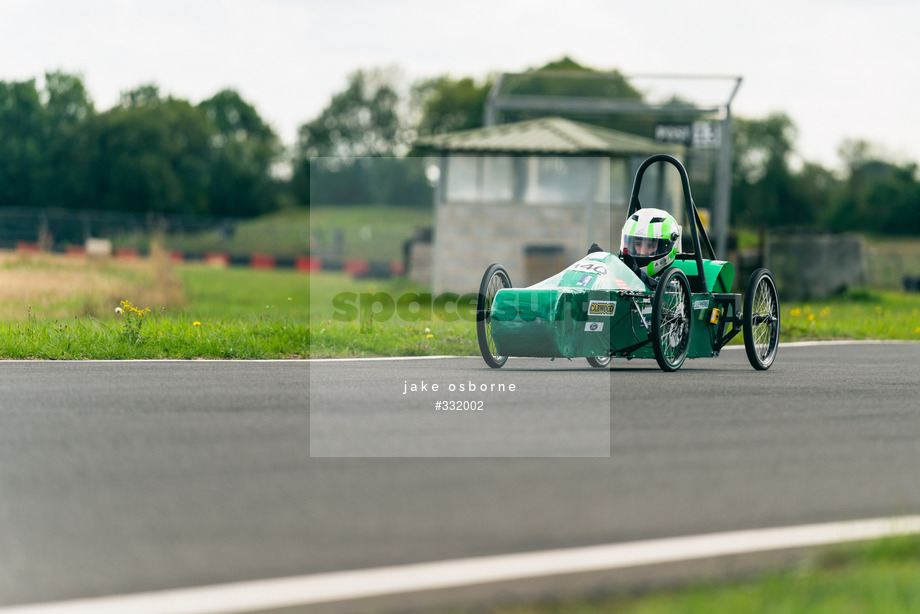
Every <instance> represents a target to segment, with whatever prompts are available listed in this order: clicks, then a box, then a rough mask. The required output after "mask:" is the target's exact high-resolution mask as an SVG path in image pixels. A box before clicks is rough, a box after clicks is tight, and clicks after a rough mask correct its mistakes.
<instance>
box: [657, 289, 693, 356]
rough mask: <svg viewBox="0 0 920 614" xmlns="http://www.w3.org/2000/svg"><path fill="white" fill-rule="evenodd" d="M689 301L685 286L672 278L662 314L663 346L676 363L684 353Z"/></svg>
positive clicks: (663, 302)
mask: <svg viewBox="0 0 920 614" xmlns="http://www.w3.org/2000/svg"><path fill="white" fill-rule="evenodd" d="M687 322H688V316H687V301H686V295H685V294H684V292H683V286H682V285H681V283H680V282H679V281H678V280H676V279H675V280H672V281H671V282H670V283H669V284H668V287H667V289H666V290H665V296H664V300H663V301H662V314H661V328H660V336H661V341H662V343H661V346H662V349H663V350H664V353H665V356H666V358H667V359H668V362H669V363H671V364H674V363H675V362H676V359H677V358H679V357H680V355H681V354H682V353H683V347H684V343H685V339H686V331H687Z"/></svg>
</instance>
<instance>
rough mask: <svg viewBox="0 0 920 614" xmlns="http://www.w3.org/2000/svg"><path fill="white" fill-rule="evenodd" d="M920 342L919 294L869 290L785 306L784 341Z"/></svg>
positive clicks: (782, 328) (853, 291)
mask: <svg viewBox="0 0 920 614" xmlns="http://www.w3.org/2000/svg"><path fill="white" fill-rule="evenodd" d="M830 339H880V340H891V339H903V340H920V294H917V293H905V292H892V291H882V290H870V289H865V288H862V289H856V290H850V291H848V292H847V293H846V294H844V295H842V296H839V297H833V298H830V299H825V300H821V301H811V302H807V303H790V304H784V305H782V319H781V331H780V340H781V341H803V340H830Z"/></svg>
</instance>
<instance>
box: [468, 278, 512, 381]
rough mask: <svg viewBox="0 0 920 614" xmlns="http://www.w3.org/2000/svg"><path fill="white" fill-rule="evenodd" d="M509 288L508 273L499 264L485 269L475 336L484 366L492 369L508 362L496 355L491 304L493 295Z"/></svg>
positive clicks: (505, 358)
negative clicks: (484, 362) (477, 338)
mask: <svg viewBox="0 0 920 614" xmlns="http://www.w3.org/2000/svg"><path fill="white" fill-rule="evenodd" d="M510 287H511V278H510V277H509V276H508V271H506V270H505V267H503V266H502V265H500V264H493V265H491V266H489V268H488V269H486V272H485V274H484V275H483V276H482V282H481V283H480V284H479V299H478V301H477V303H476V334H477V336H478V337H479V352H480V353H481V354H482V359H483V360H485V361H486V364H487V365H489V366H490V367H492V368H493V369H499V368H501V367H502V366H503V365H504V364H505V362H506V361H507V360H508V357H507V356H502V355H500V354H499V353H498V348H497V347H496V345H495V340H494V339H493V338H492V303H493V302H494V301H495V295H496V294H498V291H499V290H501V289H502V288H510Z"/></svg>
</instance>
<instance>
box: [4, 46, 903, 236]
mask: <svg viewBox="0 0 920 614" xmlns="http://www.w3.org/2000/svg"><path fill="white" fill-rule="evenodd" d="M540 71H543V72H545V73H547V74H550V73H554V74H558V73H559V72H561V71H581V72H582V73H591V72H595V71H593V70H592V69H590V68H587V67H584V66H581V65H579V64H578V63H577V62H575V61H573V60H571V59H570V58H562V59H560V60H557V61H554V62H550V63H548V64H546V65H544V66H542V67H539V68H535V69H534V70H533V71H532V72H533V73H537V72H540ZM607 75H608V77H611V78H608V79H607V80H605V81H604V82H603V84H602V82H601V81H597V80H595V81H591V80H586V81H577V80H574V81H573V80H560V81H559V82H558V83H553V81H552V79H545V78H544V79H531V78H528V76H527V75H525V76H524V77H523V78H520V79H519V80H517V81H516V82H515V83H514V84H513V87H515V88H517V91H518V92H519V93H525V94H531V95H535V94H541V93H546V92H544V91H542V90H541V88H547V87H553V88H555V89H554V93H556V94H559V93H560V92H561V93H564V94H566V95H583V96H611V95H615V96H616V97H618V98H627V99H629V98H631V99H635V100H637V101H641V100H642V94H641V92H639V91H638V90H636V89H635V88H633V87H632V86H631V85H630V83H629V82H628V80H627V79H626V78H625V77H622V76H620V75H619V74H618V73H616V72H613V73H608V74H607ZM493 84H494V77H488V78H486V79H482V80H477V79H474V78H472V77H460V78H455V77H449V76H437V77H433V78H427V79H423V80H421V81H418V82H416V83H412V84H410V85H409V86H408V87H407V86H406V85H405V84H404V83H403V79H402V78H401V76H400V74H399V72H398V71H397V70H395V69H367V70H358V71H355V72H354V73H352V74H351V75H350V76H349V78H348V82H347V85H346V87H345V88H344V89H343V90H342V91H340V92H337V93H336V94H334V95H333V96H332V98H331V100H330V101H329V103H328V104H327V105H326V107H325V108H324V109H323V110H322V111H321V112H320V114H319V115H318V116H317V117H315V118H313V119H311V120H309V121H306V122H305V123H304V124H303V125H301V127H300V129H299V132H298V137H297V140H296V142H295V143H294V144H293V146H292V147H290V148H285V147H284V145H283V144H282V143H281V141H280V139H279V137H278V136H277V135H276V134H275V133H274V132H273V131H272V129H271V128H270V127H269V126H268V124H267V123H266V122H264V121H263V120H262V118H261V117H260V116H259V114H258V112H257V111H256V109H255V108H254V107H253V106H252V105H251V104H250V103H248V102H247V101H245V100H244V99H243V98H242V97H241V96H240V95H239V94H238V93H237V92H235V91H233V90H230V89H228V90H223V91H220V92H218V93H217V94H215V95H214V96H212V97H211V98H209V99H207V100H205V101H203V102H201V103H199V104H191V103H190V102H188V101H186V100H182V99H178V98H174V97H172V96H163V95H161V94H160V92H159V90H158V88H157V87H156V85H142V86H140V87H137V88H135V89H133V90H129V91H126V92H125V93H123V94H122V96H121V99H120V101H119V102H118V104H116V105H115V106H114V107H112V108H111V109H108V110H105V111H97V110H96V109H95V106H94V104H93V102H92V100H91V98H90V97H89V95H88V92H87V91H86V88H85V86H84V84H83V81H82V79H81V77H79V76H77V75H72V74H66V73H62V72H53V73H48V74H47V75H45V79H44V83H43V86H42V87H41V88H39V87H38V86H37V84H36V81H35V80H28V81H21V82H3V81H0V206H23V207H62V208H69V209H97V210H111V211H128V212H144V213H153V214H195V215H209V216H227V217H247V216H256V215H261V214H264V213H268V212H271V211H275V210H277V209H279V208H281V207H283V206H301V207H309V205H310V202H311V198H312V200H313V202H339V203H384V204H410V205H418V206H423V207H424V206H430V204H431V189H430V186H429V185H428V182H427V179H426V178H425V175H424V167H423V164H422V163H421V162H422V161H421V159H413V158H414V157H415V154H416V153H417V152H414V151H413V148H412V147H413V142H414V141H415V139H416V138H417V137H419V136H425V135H432V134H440V133H446V132H452V131H457V130H466V129H473V128H478V127H481V126H482V125H483V123H484V120H483V110H484V105H485V102H486V98H487V96H488V94H489V91H490V90H491V89H492V86H493ZM586 84H587V85H586ZM611 88H613V90H615V92H613V93H611V92H612V90H611ZM679 102H680V101H675V103H679ZM571 118H572V119H576V120H580V121H585V118H584V117H580V116H577V115H571ZM506 119H507V118H506ZM512 119H515V120H520V119H527V117H524V116H521V117H515V118H512ZM591 121H592V122H593V123H602V124H604V125H607V126H608V127H611V128H615V129H623V130H627V131H631V132H634V133H638V134H642V135H644V136H651V131H652V130H653V128H654V123H653V122H652V121H651V120H650V119H649V118H648V117H642V116H641V115H632V116H619V117H610V118H591ZM655 121H656V122H659V121H663V120H662V119H661V118H660V117H659V118H657V119H656V120H655ZM733 121H734V125H733V138H734V142H733V164H732V223H733V225H739V226H746V227H767V228H776V227H781V226H799V227H807V228H812V229H816V230H828V231H849V230H857V231H867V232H875V233H888V234H916V233H918V232H920V182H918V173H917V164H916V163H914V162H897V161H893V160H890V159H888V158H887V157H886V156H885V155H884V154H883V153H882V152H881V151H880V150H879V149H878V148H877V147H876V146H875V145H874V144H872V143H868V142H865V141H844V142H842V143H841V145H840V150H839V151H840V159H841V162H842V163H843V171H835V170H830V169H827V168H824V167H822V166H821V165H820V164H818V163H815V162H810V161H805V160H801V159H800V158H799V156H798V154H797V152H796V137H797V128H796V126H795V124H794V122H793V121H792V119H791V118H790V117H789V116H788V115H786V114H784V113H775V114H771V115H769V116H767V117H763V118H741V117H736V118H734V120H733ZM394 158H398V159H401V161H395V160H393V159H394ZM406 158H408V160H406ZM279 169H289V172H280V170H279ZM317 173H322V174H324V176H325V177H326V178H329V179H330V180H324V181H322V182H318V181H316V180H315V178H316V175H317ZM311 177H313V179H314V181H312V182H311ZM695 192H696V190H695ZM697 196H698V198H699V195H697ZM703 196H704V197H705V191H703ZM701 204H702V203H701Z"/></svg>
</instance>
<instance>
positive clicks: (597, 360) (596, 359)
mask: <svg viewBox="0 0 920 614" xmlns="http://www.w3.org/2000/svg"><path fill="white" fill-rule="evenodd" d="M588 364H589V365H591V366H592V367H594V368H595V369H603V368H604V367H606V366H607V365H609V364H610V356H588Z"/></svg>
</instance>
